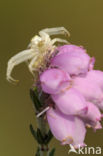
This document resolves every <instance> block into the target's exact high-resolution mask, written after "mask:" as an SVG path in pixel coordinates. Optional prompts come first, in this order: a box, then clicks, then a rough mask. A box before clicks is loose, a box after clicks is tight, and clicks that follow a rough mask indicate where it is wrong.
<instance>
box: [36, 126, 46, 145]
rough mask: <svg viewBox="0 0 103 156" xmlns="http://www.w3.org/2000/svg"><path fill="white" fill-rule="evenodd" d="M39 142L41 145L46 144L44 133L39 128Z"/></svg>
mask: <svg viewBox="0 0 103 156" xmlns="http://www.w3.org/2000/svg"><path fill="white" fill-rule="evenodd" d="M37 140H38V143H39V144H41V145H42V144H44V137H43V136H42V133H41V131H40V129H39V128H38V129H37Z"/></svg>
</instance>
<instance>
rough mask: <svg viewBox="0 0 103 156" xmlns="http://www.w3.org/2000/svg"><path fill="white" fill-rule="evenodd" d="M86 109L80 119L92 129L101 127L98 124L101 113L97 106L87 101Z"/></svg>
mask: <svg viewBox="0 0 103 156" xmlns="http://www.w3.org/2000/svg"><path fill="white" fill-rule="evenodd" d="M87 107H88V111H87V113H86V114H85V115H82V119H83V120H84V121H85V123H86V124H87V125H90V126H92V127H93V128H94V129H100V128H102V127H101V126H100V124H99V122H100V121H101V118H102V114H101V112H100V110H99V109H98V107H97V106H95V105H94V104H93V103H91V102H87Z"/></svg>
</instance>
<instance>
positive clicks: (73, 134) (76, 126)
mask: <svg viewBox="0 0 103 156" xmlns="http://www.w3.org/2000/svg"><path fill="white" fill-rule="evenodd" d="M47 120H48V123H49V126H50V129H51V131H52V133H53V135H54V136H55V138H56V139H57V140H59V141H61V142H62V144H63V145H65V144H72V145H73V146H77V145H79V144H84V138H85V134H86V129H85V125H84V123H83V122H82V120H81V119H79V118H77V117H74V116H66V115H64V114H62V113H61V112H60V111H59V110H57V109H56V110H54V109H52V108H51V109H50V110H48V111H47Z"/></svg>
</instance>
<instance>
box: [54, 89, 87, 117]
mask: <svg viewBox="0 0 103 156" xmlns="http://www.w3.org/2000/svg"><path fill="white" fill-rule="evenodd" d="M51 97H52V99H53V101H54V102H55V105H56V106H57V107H58V108H59V110H60V111H61V112H62V113H64V114H66V115H70V114H71V115H78V114H79V115H81V114H86V113H87V110H88V107H87V103H86V101H85V99H84V97H83V96H82V95H81V94H80V93H79V92H78V91H77V90H76V89H73V88H71V89H67V90H65V91H64V92H61V93H59V94H52V95H51Z"/></svg>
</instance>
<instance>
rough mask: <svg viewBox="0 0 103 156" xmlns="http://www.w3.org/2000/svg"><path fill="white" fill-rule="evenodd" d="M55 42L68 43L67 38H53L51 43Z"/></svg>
mask: <svg viewBox="0 0 103 156" xmlns="http://www.w3.org/2000/svg"><path fill="white" fill-rule="evenodd" d="M55 42H62V43H67V44H68V43H69V42H68V41H67V40H64V39H61V38H54V39H53V40H52V41H51V43H52V45H53V44H54V43H55Z"/></svg>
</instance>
